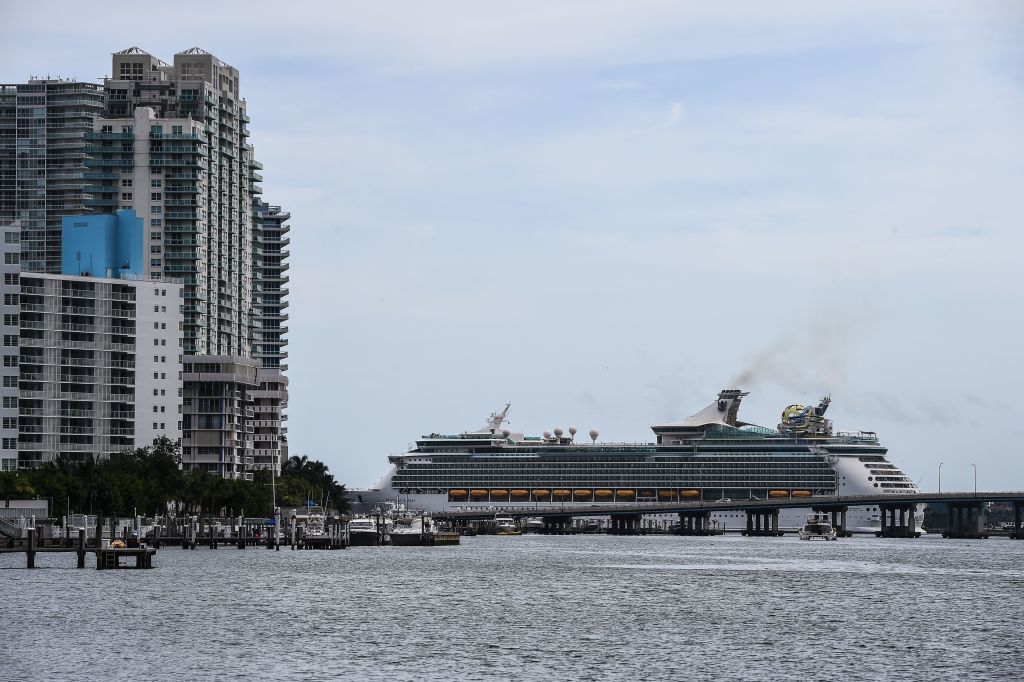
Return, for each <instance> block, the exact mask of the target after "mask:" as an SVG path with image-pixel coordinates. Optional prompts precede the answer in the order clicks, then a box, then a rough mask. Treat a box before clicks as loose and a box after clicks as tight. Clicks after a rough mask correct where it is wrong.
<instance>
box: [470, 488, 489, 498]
mask: <svg viewBox="0 0 1024 682" xmlns="http://www.w3.org/2000/svg"><path fill="white" fill-rule="evenodd" d="M469 496H470V497H473V498H475V499H486V498H487V491H486V490H479V489H474V490H470V491H469Z"/></svg>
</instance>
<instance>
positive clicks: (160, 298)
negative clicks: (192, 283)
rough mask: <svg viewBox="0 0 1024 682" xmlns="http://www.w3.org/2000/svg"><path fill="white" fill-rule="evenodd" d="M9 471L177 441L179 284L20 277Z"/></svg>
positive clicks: (180, 316) (178, 415) (178, 429)
mask: <svg viewBox="0 0 1024 682" xmlns="http://www.w3.org/2000/svg"><path fill="white" fill-rule="evenodd" d="M20 289H21V294H20V321H19V322H20V347H21V352H20V357H19V363H18V364H19V370H20V372H19V375H20V376H19V378H20V401H19V404H18V411H19V419H20V421H19V442H18V465H19V466H20V467H22V468H25V467H32V466H37V465H39V464H41V463H43V462H47V461H51V460H54V459H57V458H68V459H81V458H83V457H91V458H97V457H103V456H106V455H108V454H110V453H112V452H117V451H120V450H125V449H130V448H137V447H143V446H146V445H149V444H151V443H152V442H153V439H154V438H156V437H157V436H167V437H168V438H170V439H171V440H177V439H179V438H180V437H181V414H180V412H179V410H180V407H179V406H180V405H181V391H182V383H181V348H180V345H179V344H180V343H181V333H182V330H181V327H182V320H183V316H182V312H181V309H182V303H183V301H182V286H181V285H180V284H176V283H172V282H166V281H157V282H154V281H149V280H132V279H108V278H94V277H78V276H73V275H51V274H44V273H38V274H34V273H33V274H30V273H23V274H22V275H21V282H20Z"/></svg>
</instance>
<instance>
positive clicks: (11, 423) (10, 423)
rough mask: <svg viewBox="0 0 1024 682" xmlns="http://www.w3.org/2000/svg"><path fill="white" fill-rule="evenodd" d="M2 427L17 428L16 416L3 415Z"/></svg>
mask: <svg viewBox="0 0 1024 682" xmlns="http://www.w3.org/2000/svg"><path fill="white" fill-rule="evenodd" d="M4 428H5V429H16V428H18V418H17V417H4Z"/></svg>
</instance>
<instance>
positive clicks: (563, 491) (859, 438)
mask: <svg viewBox="0 0 1024 682" xmlns="http://www.w3.org/2000/svg"><path fill="white" fill-rule="evenodd" d="M747 395H748V394H747V393H746V392H743V391H740V390H736V389H728V390H723V391H721V392H720V393H719V394H718V397H717V398H716V399H715V400H714V401H712V402H711V404H710V405H708V406H707V407H705V408H704V409H703V410H701V411H699V412H697V413H696V414H694V415H692V416H690V417H686V418H684V419H679V420H677V421H670V422H665V423H661V424H655V425H654V426H652V427H651V429H652V431H653V432H654V437H655V440H654V442H650V443H602V442H599V441H598V435H599V434H598V431H597V430H596V429H591V430H590V432H589V436H590V438H589V439H586V438H581V439H579V440H577V437H576V436H577V429H576V428H575V427H569V428H568V430H567V431H564V430H563V429H561V428H554V429H552V430H551V431H545V432H544V433H543V434H542V435H540V436H526V435H523V434H522V433H515V432H512V431H511V430H509V429H508V428H505V427H504V424H505V422H506V421H507V417H508V412H509V409H510V405H506V406H505V408H504V409H503V410H501V411H500V412H496V413H494V414H491V416H490V418H489V419H488V422H487V424H486V425H485V426H484V427H483V428H480V429H477V430H474V431H465V432H462V433H458V434H442V433H431V434H428V435H425V436H422V437H421V438H419V439H418V440H417V441H416V444H415V447H413V448H412V449H411V450H409V451H408V452H406V453H405V454H401V455H393V456H391V457H389V460H390V467H389V469H388V471H387V472H386V473H385V474H384V476H383V477H382V478H381V479H380V481H378V483H377V484H376V485H375V486H373V487H372V488H370V489H367V490H353V491H352V498H353V502H354V503H355V504H356V505H357V506H358V505H360V504H362V505H365V507H366V508H372V507H373V506H376V505H378V504H380V503H381V502H382V501H384V500H402V501H404V502H405V503H406V504H408V505H410V506H412V507H417V508H422V509H425V510H428V511H437V512H440V511H489V512H491V513H494V512H498V511H505V510H525V509H536V510H537V512H538V516H540V515H542V513H543V512H545V511H551V510H569V509H577V508H584V507H585V508H588V509H597V510H599V509H600V508H601V507H602V506H603V505H612V504H622V503H633V502H636V503H647V504H652V503H659V502H663V503H668V504H678V503H679V502H688V501H699V500H708V501H713V500H754V499H756V500H768V499H780V500H782V499H785V500H787V501H789V500H793V499H803V498H813V497H819V496H835V495H840V496H851V495H865V494H886V493H912V492H919V490H918V488H917V486H916V485H915V484H914V482H913V481H912V480H911V479H910V478H909V477H908V476H907V475H906V474H905V473H904V472H903V471H901V470H900V469H899V468H898V467H896V466H895V465H894V464H892V462H890V461H889V459H888V456H887V450H886V448H885V447H884V446H882V445H881V444H880V443H879V441H878V437H877V435H876V434H875V433H874V432H872V431H851V432H844V431H839V432H834V431H833V428H832V421H831V420H829V419H826V418H825V412H826V410H827V409H828V407H829V404H830V402H831V398H829V397H825V398H823V399H822V400H821V401H820V402H819V403H818V404H817V405H809V406H804V405H789V406H788V407H786V408H785V409H784V410H783V411H782V416H781V420H780V422H779V424H778V425H777V426H776V427H775V428H769V427H764V426H758V425H756V424H752V423H748V422H744V421H741V420H740V419H739V407H740V403H741V402H742V400H743V398H744V397H745V396H747ZM810 511H811V510H810V508H809V505H808V507H803V508H795V509H783V510H782V511H781V513H780V527H781V528H786V529H788V530H797V529H799V528H801V527H802V526H803V525H804V520H805V517H806V515H807V514H808V513H809V512H810ZM599 514H600V511H595V515H599ZM673 518H674V515H673V516H668V515H666V517H665V519H666V520H671V519H673ZM916 518H917V521H918V523H917V525H918V527H920V522H921V521H922V520H923V518H924V511H923V509H919V510H918V512H917V514H916ZM879 519H880V517H879V513H878V508H877V507H875V506H867V505H865V506H851V507H850V508H849V511H848V513H847V530H849V531H853V532H862V533H874V532H875V531H877V530H879V529H880V520H879ZM712 521H713V522H717V525H718V527H719V528H724V529H730V528H732V529H738V528H741V527H743V526H745V524H746V515H745V513H744V512H742V511H722V512H715V513H713V514H712Z"/></svg>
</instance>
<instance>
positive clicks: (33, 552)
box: [0, 528, 156, 570]
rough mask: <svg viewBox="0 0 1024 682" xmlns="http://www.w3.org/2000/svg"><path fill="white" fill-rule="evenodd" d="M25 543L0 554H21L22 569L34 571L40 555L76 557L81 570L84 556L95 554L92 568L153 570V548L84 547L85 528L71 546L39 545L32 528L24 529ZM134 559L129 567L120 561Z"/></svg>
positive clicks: (1, 550)
mask: <svg viewBox="0 0 1024 682" xmlns="http://www.w3.org/2000/svg"><path fill="white" fill-rule="evenodd" d="M26 535H27V537H26V538H25V541H24V542H23V543H19V544H18V545H17V546H15V544H14V543H13V542H10V543H8V546H7V547H0V554H24V555H25V568H36V557H37V556H38V555H40V554H76V555H77V558H78V562H77V566H76V568H85V555H86V554H95V555H96V569H97V570H103V569H112V568H114V569H116V568H140V569H141V568H153V556H154V555H156V549H154V548H152V547H88V546H87V545H86V539H85V529H84V528H79V529H78V541H77V542H76V543H75V544H74V545H71V544H69V543H67V542H64V543H63V544H61V545H57V546H50V547H47V546H42V544H41V543H40V542H39V536H38V534H37V532H36V529H35V528H28V529H26ZM130 558H134V559H135V562H134V565H130V564H128V563H127V561H124V562H122V559H125V560H127V559H130Z"/></svg>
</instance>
